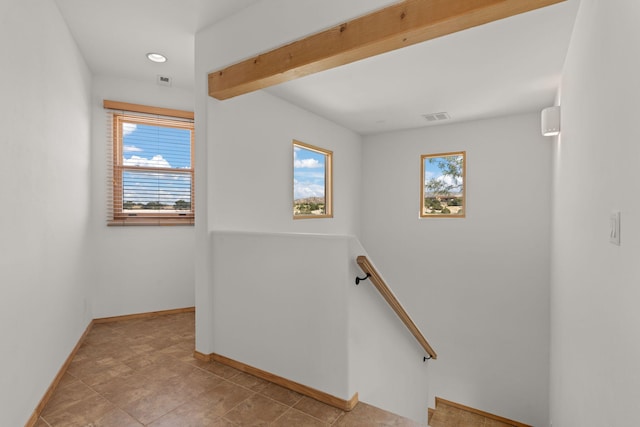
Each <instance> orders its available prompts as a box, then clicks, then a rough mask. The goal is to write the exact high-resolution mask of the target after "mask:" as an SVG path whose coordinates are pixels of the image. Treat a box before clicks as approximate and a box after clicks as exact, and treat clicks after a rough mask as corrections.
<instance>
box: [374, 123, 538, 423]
mask: <svg viewBox="0 0 640 427" xmlns="http://www.w3.org/2000/svg"><path fill="white" fill-rule="evenodd" d="M451 151H466V153H467V214H466V218H464V219H451V218H449V219H442V218H424V219H420V218H419V216H418V213H419V200H420V193H419V191H420V155H421V154H430V153H444V152H451ZM363 152H364V155H363V169H364V172H363V182H364V183H365V185H364V187H363V194H364V201H363V215H362V236H363V238H362V241H363V245H364V247H365V248H366V249H367V252H369V254H370V256H371V258H372V259H373V261H374V262H375V263H376V264H377V265H378V267H379V269H380V271H381V272H382V274H384V276H385V278H386V279H387V281H388V284H389V286H390V287H391V288H392V289H393V290H394V292H395V293H396V294H397V296H398V298H399V299H400V301H401V302H402V303H403V304H404V305H405V308H406V309H407V311H408V313H409V314H410V315H411V316H412V317H413V318H414V321H415V322H416V324H417V325H418V327H419V328H420V329H421V330H422V331H423V333H424V334H425V336H426V338H427V340H429V341H430V343H431V344H432V346H433V347H434V349H435V351H436V352H437V353H438V359H437V360H435V361H431V362H429V364H430V366H429V369H430V371H429V380H430V385H429V395H430V405H433V397H434V396H440V397H442V398H445V399H450V400H453V401H456V402H460V403H462V404H466V405H469V406H472V407H476V408H480V409H483V410H486V411H489V412H492V413H497V414H500V415H502V416H505V417H508V418H512V419H516V420H519V421H522V422H525V423H530V424H533V425H536V426H543V425H546V424H547V419H548V402H547V391H548V370H549V363H548V358H549V226H550V225H549V224H550V207H549V205H550V200H551V198H550V195H549V192H550V188H551V144H550V141H549V140H548V139H544V138H543V137H542V136H540V122H539V116H538V114H528V115H519V116H511V117H505V118H497V119H491V120H483V121H477V122H468V123H461V124H454V125H449V126H437V127H430V128H423V129H416V130H409V131H404V132H394V133H388V134H382V135H376V136H370V137H366V138H365V141H364V143H363Z"/></svg>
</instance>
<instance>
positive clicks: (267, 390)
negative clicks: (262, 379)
mask: <svg viewBox="0 0 640 427" xmlns="http://www.w3.org/2000/svg"><path fill="white" fill-rule="evenodd" d="M260 394H262V395H264V396H267V397H269V398H271V399H273V400H277V401H278V402H280V403H282V404H284V405H287V406H293V405H295V404H296V403H298V402H299V401H300V399H302V395H301V394H300V393H296V392H295V391H291V390H289V389H286V388H284V387H280V386H279V385H278V384H273V383H268V384H267V385H266V386H265V387H263V388H262V389H261V390H260Z"/></svg>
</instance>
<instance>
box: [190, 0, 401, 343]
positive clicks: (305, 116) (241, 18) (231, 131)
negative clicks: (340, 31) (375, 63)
mask: <svg viewBox="0 0 640 427" xmlns="http://www.w3.org/2000/svg"><path fill="white" fill-rule="evenodd" d="M315 1H317V2H318V3H320V2H319V1H318V0H315ZM267 3H268V4H267ZM330 3H331V6H330V7H327V2H326V1H323V2H322V4H323V7H312V6H310V4H309V2H304V3H303V2H299V1H297V0H276V1H273V2H260V3H257V4H256V5H254V6H252V7H249V8H246V9H244V10H242V11H241V12H240V13H238V14H236V15H234V16H232V17H230V18H228V19H226V20H224V21H221V22H219V23H217V24H215V25H213V26H212V27H210V28H208V29H206V30H204V31H202V32H200V33H198V34H197V35H196V55H195V57H196V67H195V68H196V76H195V80H196V152H197V158H198V159H197V163H196V184H197V185H196V198H198V199H200V200H205V199H206V200H208V203H207V204H206V205H204V204H199V205H197V207H196V215H197V217H198V219H197V220H196V270H195V277H196V291H195V292H196V306H197V311H196V346H197V348H198V350H199V351H202V352H204V353H210V352H212V351H213V343H212V339H213V337H212V331H211V325H212V322H213V320H212V318H211V315H212V310H213V308H212V307H211V306H210V305H209V304H210V301H212V295H211V291H212V289H211V277H212V269H215V260H213V261H212V256H211V253H210V249H211V247H210V238H209V233H210V232H211V231H212V230H222V229H224V230H233V229H235V230H244V231H266V232H301V233H310V232H313V233H330V234H357V232H358V230H359V225H358V221H357V219H358V217H359V207H358V200H357V199H356V198H354V196H353V195H354V194H356V193H355V191H356V189H357V188H358V187H359V185H360V164H361V163H360V137H359V136H358V135H356V134H355V133H353V132H350V131H347V130H345V129H344V128H341V127H339V126H337V125H335V124H333V123H331V122H328V121H326V120H323V119H321V118H319V117H317V116H315V115H313V114H311V113H309V112H307V111H304V110H302V109H299V108H296V107H293V106H291V105H290V104H288V103H286V102H284V101H282V100H280V99H278V98H275V97H273V96H271V95H269V94H267V93H264V92H258V93H252V94H248V95H243V96H241V97H238V98H236V99H233V100H228V101H224V102H221V101H217V100H214V99H213V98H209V97H208V96H207V95H206V94H207V93H208V90H207V74H208V73H209V72H211V71H213V70H215V69H218V68H221V67H224V66H225V65H228V64H230V63H233V62H234V61H237V60H240V59H243V58H245V57H248V56H251V55H253V54H256V53H258V52H261V51H263V50H267V49H270V48H273V47H277V46H279V45H281V44H283V43H288V42H289V41H291V40H293V39H297V38H299V37H301V36H303V35H306V34H309V33H311V32H314V31H315V32H317V31H319V30H322V29H324V28H326V27H329V26H331V25H335V24H337V23H339V22H340V21H342V20H343V19H344V18H345V17H347V18H348V17H353V16H357V15H360V14H363V13H366V12H367V11H369V10H371V8H376V7H380V6H383V5H384V4H387V3H389V0H376V1H375V2H372V1H371V0H355V1H351V2H342V1H339V0H331V2H330ZM293 15H295V16H296V19H289V17H290V16H293ZM247 28H254V29H255V31H246V29H247ZM229 40H233V43H229V42H228V41H229ZM293 139H298V140H300V141H302V142H306V143H309V144H313V145H317V146H319V147H322V148H327V149H330V150H333V151H334V218H333V219H312V220H298V221H295V222H294V221H293V220H292V219H291V212H290V210H291V204H292V192H293V189H292V186H293V172H292V151H291V150H292V147H291V144H292V140H293ZM198 162H201V163H198Z"/></svg>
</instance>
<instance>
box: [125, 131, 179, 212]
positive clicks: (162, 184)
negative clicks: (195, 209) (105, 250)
mask: <svg viewBox="0 0 640 427" xmlns="http://www.w3.org/2000/svg"><path fill="white" fill-rule="evenodd" d="M122 127H123V129H122V135H123V144H122V164H123V166H138V167H153V168H172V169H186V170H185V172H178V171H175V172H163V173H154V172H148V171H136V170H131V169H129V170H125V171H124V172H123V202H124V203H125V209H126V208H127V207H130V206H131V205H132V204H135V205H147V204H149V203H152V204H153V203H157V204H162V205H168V206H173V205H174V204H176V202H178V201H179V200H182V201H183V202H184V203H183V204H182V205H181V208H188V205H190V202H191V178H190V173H189V171H188V169H190V168H191V131H190V130H189V129H179V128H170V127H164V126H152V125H146V124H136V123H123V124H122ZM127 202H129V203H127ZM179 205H180V204H179Z"/></svg>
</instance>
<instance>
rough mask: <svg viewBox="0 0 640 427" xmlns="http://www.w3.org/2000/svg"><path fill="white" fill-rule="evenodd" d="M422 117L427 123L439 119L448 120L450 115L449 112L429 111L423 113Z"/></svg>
mask: <svg viewBox="0 0 640 427" xmlns="http://www.w3.org/2000/svg"><path fill="white" fill-rule="evenodd" d="M422 117H424V118H425V119H426V120H427V121H428V122H429V123H431V122H439V121H441V120H449V119H450V118H451V117H450V116H449V113H445V112H442V113H431V114H423V115H422Z"/></svg>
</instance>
